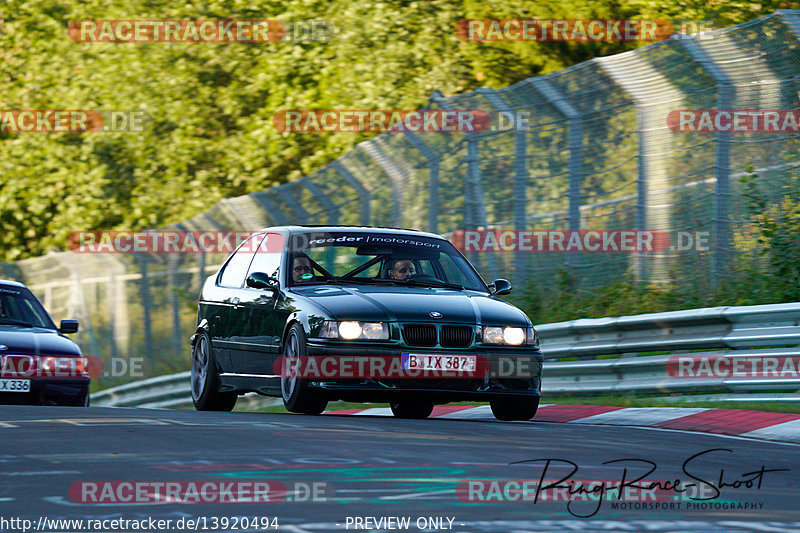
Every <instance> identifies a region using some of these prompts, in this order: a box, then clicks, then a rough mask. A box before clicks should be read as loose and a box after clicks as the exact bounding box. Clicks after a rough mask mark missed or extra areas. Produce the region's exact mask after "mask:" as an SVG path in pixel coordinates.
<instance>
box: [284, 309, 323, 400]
mask: <svg viewBox="0 0 800 533" xmlns="http://www.w3.org/2000/svg"><path fill="white" fill-rule="evenodd" d="M306 350H307V347H306V335H305V333H304V332H303V328H302V327H301V326H300V324H296V323H295V324H292V327H291V328H289V333H288V334H287V335H286V342H285V343H284V344H283V364H282V365H281V396H282V397H283V406H284V407H286V410H287V411H291V412H292V413H303V414H306V415H318V414H320V413H321V412H322V411H324V410H325V407H326V406H327V405H328V400H327V399H326V398H325V396H324V395H323V393H322V392H320V391H319V390H315V389H314V388H312V387H311V386H309V383H308V380H307V379H303V378H301V377H300V376H299V375H298V371H297V369H298V368H299V367H300V364H301V363H302V360H303V358H304V357H306V356H307V352H306Z"/></svg>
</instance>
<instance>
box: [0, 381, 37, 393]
mask: <svg viewBox="0 0 800 533" xmlns="http://www.w3.org/2000/svg"><path fill="white" fill-rule="evenodd" d="M30 390H31V380H29V379H0V392H29V391H30Z"/></svg>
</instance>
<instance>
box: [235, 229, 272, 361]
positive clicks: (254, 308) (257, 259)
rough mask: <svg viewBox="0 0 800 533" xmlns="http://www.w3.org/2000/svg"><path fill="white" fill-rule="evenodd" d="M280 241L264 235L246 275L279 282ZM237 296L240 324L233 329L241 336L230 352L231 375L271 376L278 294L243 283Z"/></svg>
mask: <svg viewBox="0 0 800 533" xmlns="http://www.w3.org/2000/svg"><path fill="white" fill-rule="evenodd" d="M283 240H284V239H283V236H282V235H281V234H280V233H267V234H266V235H265V237H264V239H263V240H262V241H261V243H260V245H259V247H258V250H257V252H256V254H255V256H254V257H253V260H252V262H251V263H250V268H249V269H248V272H247V275H248V276H249V275H250V274H252V273H254V272H261V273H264V274H266V275H268V276H269V277H271V278H274V279H276V280H278V279H280V269H281V252H282V249H283ZM245 279H246V278H245ZM276 287H277V283H276ZM240 292H241V296H240V298H239V308H238V309H237V311H236V316H237V320H240V321H241V323H240V324H238V325H237V327H238V328H239V330H240V331H241V335H240V337H239V339H238V340H239V341H240V342H239V343H238V344H237V349H236V351H235V352H232V355H233V358H232V364H233V367H234V371H235V372H236V373H238V374H253V375H256V374H257V375H273V374H274V372H273V368H272V365H273V363H274V361H275V358H276V354H277V352H278V350H279V348H280V336H281V333H282V331H283V327H282V325H281V324H279V320H278V317H277V315H276V313H275V305H276V302H277V299H278V292H277V291H272V290H269V289H256V288H252V287H248V286H247V283H246V282H245V286H244V288H243V289H242V290H241V291H240ZM234 354H235V355H234Z"/></svg>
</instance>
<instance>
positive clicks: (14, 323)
mask: <svg viewBox="0 0 800 533" xmlns="http://www.w3.org/2000/svg"><path fill="white" fill-rule="evenodd" d="M0 324H9V325H11V326H22V327H24V328H32V327H33V324H28V323H27V322H23V321H22V320H14V319H13V318H0Z"/></svg>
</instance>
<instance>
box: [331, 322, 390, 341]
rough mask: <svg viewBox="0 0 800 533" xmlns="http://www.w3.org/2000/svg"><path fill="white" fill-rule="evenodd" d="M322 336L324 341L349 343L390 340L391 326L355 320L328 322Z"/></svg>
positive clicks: (383, 323)
mask: <svg viewBox="0 0 800 533" xmlns="http://www.w3.org/2000/svg"><path fill="white" fill-rule="evenodd" d="M320 336H321V337H322V338H323V339H344V340H348V341H352V340H357V339H364V340H371V341H374V340H387V339H388V338H389V325H388V324H386V323H385V322H356V321H355V320H345V321H342V322H337V321H335V320H326V321H325V322H324V323H323V324H322V331H321V333H320Z"/></svg>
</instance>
